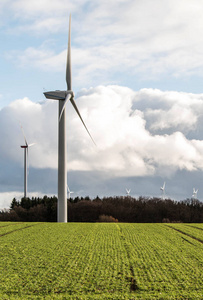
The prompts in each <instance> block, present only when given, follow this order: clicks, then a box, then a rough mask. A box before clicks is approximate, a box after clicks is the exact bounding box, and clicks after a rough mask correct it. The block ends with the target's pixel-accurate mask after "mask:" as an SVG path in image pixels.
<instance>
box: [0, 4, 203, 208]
mask: <svg viewBox="0 0 203 300" xmlns="http://www.w3.org/2000/svg"><path fill="white" fill-rule="evenodd" d="M202 11H203V2H202V1H199V0H193V1H191V0H179V1H175V0H170V1H168V0H154V1H150V0H118V1H114V0H108V1H106V0H103V1H97V0H94V1H93V0H39V1H38V0H37V1H36V0H29V1H26V0H1V2H0V66H1V68H0V140H1V146H0V209H2V208H9V206H10V203H11V201H12V199H13V198H14V197H16V198H17V199H20V198H21V197H23V190H24V187H23V184H24V183H23V176H24V175H23V163H24V161H23V159H24V153H23V149H21V147H20V146H21V145H23V144H24V137H23V134H22V131H21V128H20V124H21V125H22V127H23V130H24V133H25V136H26V139H27V141H28V143H35V145H33V146H32V147H30V148H29V176H28V196H30V197H34V196H43V195H57V161H58V153H57V149H58V145H57V143H58V140H57V136H58V103H57V101H55V100H47V99H46V98H45V97H44V95H43V93H44V92H46V91H50V90H65V89H66V81H65V72H66V70H65V69H66V56H67V42H68V24H69V15H70V14H71V17H72V28H71V42H72V52H71V55H72V86H73V91H74V93H75V101H76V104H77V106H78V109H79V111H80V113H81V115H82V118H83V120H84V122H85V124H86V126H87V127H88V130H89V131H90V133H91V135H92V136H93V139H94V141H95V143H96V146H95V145H94V144H93V143H92V141H91V139H90V138H89V136H88V134H87V132H86V131H85V129H84V127H83V125H82V123H81V121H80V119H79V118H78V116H77V114H76V112H75V111H74V109H73V107H72V105H71V103H68V104H67V109H66V114H67V169H68V175H67V177H68V185H69V187H70V190H71V191H74V194H72V196H73V197H77V196H79V197H81V196H83V197H85V196H90V197H92V198H93V197H96V196H97V195H98V196H100V197H104V196H124V195H125V194H126V188H127V189H131V193H130V194H131V196H134V197H139V196H146V197H161V190H160V187H161V186H163V183H164V182H166V189H165V194H166V197H169V198H171V199H174V200H184V199H187V198H191V197H192V193H193V188H195V189H198V194H197V198H198V199H199V200H200V201H202V199H203V189H202V187H201V186H202V181H203V141H202V139H203V85H202V82H203V55H202V53H203V18H202Z"/></svg>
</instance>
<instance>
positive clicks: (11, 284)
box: [0, 223, 203, 299]
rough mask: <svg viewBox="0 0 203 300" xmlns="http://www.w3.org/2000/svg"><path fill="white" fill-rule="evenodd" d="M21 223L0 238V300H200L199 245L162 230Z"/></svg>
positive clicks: (202, 258)
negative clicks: (21, 224) (71, 299)
mask: <svg viewBox="0 0 203 300" xmlns="http://www.w3.org/2000/svg"><path fill="white" fill-rule="evenodd" d="M0 225H1V224H0ZM28 225H34V226H32V227H29V228H28V227H27V228H23V230H17V231H13V232H12V233H10V234H7V235H4V236H1V240H0V241H1V243H0V253H1V254H0V255H1V257H0V259H1V264H0V275H1V283H0V296H1V298H2V299H7V298H9V299H12V297H14V298H15V299H17V295H18V297H19V299H26V297H30V299H34V297H37V298H38V299H40V298H39V297H42V298H43V297H50V299H54V298H60V297H63V296H64V297H66V299H69V297H70V298H71V297H72V296H74V297H75V296H77V297H78V298H77V299H90V298H91V297H94V298H97V297H98V299H99V298H100V299H101V298H103V299H111V297H112V299H143V298H144V299H159V297H160V299H163V298H161V297H163V295H165V296H164V299H181V298H180V297H181V296H182V295H184V298H183V299H187V297H191V295H193V296H194V297H195V298H194V299H201V298H200V297H201V295H202V281H203V275H202V267H203V245H202V243H200V242H198V241H197V240H195V239H193V238H191V237H189V236H185V234H182V233H181V232H179V231H177V230H174V229H173V228H171V227H169V226H168V225H164V224H120V223H109V224H107V223H106V224H105V223H94V224H90V223H83V224H82V223H68V224H59V223H41V224H40V223H38V224H36V223H35V224H33V223H27V226H28ZM16 226H17V227H16V228H18V229H20V227H18V226H20V224H16ZM1 228H2V227H1ZM1 228H0V229H1ZM5 270H6V272H5ZM167 295H170V297H172V298H167V297H169V296H167ZM177 295H178V296H177ZM6 297H7V298H6ZM86 297H88V298H86ZM153 297H154V298H153ZM175 297H179V298H175ZM61 299H62V298H61ZM74 299H75V298H74ZM188 299H192V298H188Z"/></svg>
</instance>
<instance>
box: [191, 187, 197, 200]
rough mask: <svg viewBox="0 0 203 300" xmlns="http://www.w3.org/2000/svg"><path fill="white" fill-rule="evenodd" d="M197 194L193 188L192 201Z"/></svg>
mask: <svg viewBox="0 0 203 300" xmlns="http://www.w3.org/2000/svg"><path fill="white" fill-rule="evenodd" d="M197 192H198V189H197V190H196V189H195V188H193V194H192V198H193V199H196V198H197Z"/></svg>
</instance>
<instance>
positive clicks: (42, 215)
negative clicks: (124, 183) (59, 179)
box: [0, 196, 203, 223]
mask: <svg viewBox="0 0 203 300" xmlns="http://www.w3.org/2000/svg"><path fill="white" fill-rule="evenodd" d="M67 201H68V221H69V222H124V223H162V222H166V223H170V222H171V223H174V222H181V223H202V222H203V202H201V201H199V200H197V199H186V200H182V201H174V200H171V199H165V200H162V199H160V198H147V197H139V198H138V199H136V198H133V197H129V196H126V197H121V196H120V197H119V196H115V197H104V198H102V199H101V198H99V197H98V196H97V197H96V198H94V199H90V198H89V197H88V196H87V197H85V198H83V197H80V198H79V197H76V198H70V199H69V200H67ZM0 221H18V222H19V221H22V222H56V221H57V197H55V196H54V197H47V196H44V197H43V198H37V197H33V198H31V199H30V198H22V199H21V200H19V201H18V200H16V199H15V198H14V199H13V200H12V202H11V205H10V209H9V210H1V211H0Z"/></svg>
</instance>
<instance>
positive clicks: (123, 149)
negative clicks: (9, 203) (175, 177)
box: [0, 86, 203, 176]
mask: <svg viewBox="0 0 203 300" xmlns="http://www.w3.org/2000/svg"><path fill="white" fill-rule="evenodd" d="M154 93H155V94H156V100H155V98H154V94H153V90H145V98H147V95H148V99H146V100H147V101H148V103H150V102H151V103H152V102H153V101H154V102H155V101H156V102H157V103H161V102H163V103H165V105H166V107H167V109H166V108H165V111H164V113H165V117H166V118H168V117H169V119H168V121H166V124H164V126H165V127H167V126H170V128H171V130H172V133H171V134H164V133H163V134H160V133H159V134H156V135H154V134H153V132H151V131H150V130H151V129H150V128H153V127H154V128H155V127H159V128H160V127H161V126H162V129H163V122H165V120H164V118H162V119H160V120H159V121H157V119H155V120H154V122H152V123H151V126H150V128H149V129H147V126H146V125H147V119H145V112H144V111H143V110H142V109H141V108H139V109H134V108H133V107H136V106H139V104H140V103H141V102H142V99H143V91H139V92H134V91H132V90H130V89H129V88H125V87H119V86H106V87H104V86H99V87H96V88H91V89H83V90H81V91H80V93H79V94H78V97H77V98H76V103H77V105H78V108H79V110H80V112H81V115H82V117H83V119H84V121H85V123H86V125H87V127H88V129H89V131H90V133H91V135H92V136H93V138H94V140H95V141H96V144H97V147H95V146H94V144H93V143H92V141H91V139H90V138H89V137H88V135H87V132H86V130H85V128H84V127H83V125H82V123H81V122H80V120H79V118H78V116H77V114H76V113H75V111H74V109H73V108H72V106H71V104H70V103H68V104H67V120H68V122H67V134H68V137H67V143H68V169H69V170H80V171H104V172H110V173H111V174H114V176H145V175H152V174H156V173H164V174H167V173H168V174H169V173H171V172H175V171H176V170H179V169H180V170H182V169H186V170H189V171H192V170H197V169H199V168H200V169H202V168H203V164H202V161H203V150H202V149H203V142H202V141H198V140H195V139H193V140H189V139H187V138H186V136H184V134H183V133H181V132H179V131H177V127H182V128H187V130H188V129H189V127H190V126H193V125H194V124H195V122H197V117H198V113H197V111H196V110H195V109H194V107H193V105H192V103H193V101H194V102H195V103H198V105H199V107H200V108H201V109H202V107H203V100H202V95H196V99H195V95H188V94H185V96H187V97H185V101H186V102H187V101H188V102H189V103H190V104H191V105H188V103H186V107H187V109H186V112H185V111H184V109H183V114H182V110H181V107H178V109H176V108H177V107H176V105H180V104H181V103H184V101H183V97H184V95H181V97H180V98H179V99H180V101H178V100H177V104H174V101H172V100H171V95H170V92H167V95H168V97H167V96H166V94H165V93H166V92H161V91H157V90H155V91H154ZM176 98H177V99H178V97H176ZM152 99H154V100H153V101H152ZM57 106H58V104H57V103H56V102H55V101H46V102H44V103H41V104H39V103H33V102H31V101H30V100H29V99H27V98H25V99H21V100H16V101H14V102H13V103H11V104H10V105H9V106H8V107H6V108H4V109H2V110H1V111H0V115H1V118H0V120H1V122H0V123H1V126H0V128H1V129H0V138H1V140H2V141H4V143H2V147H1V150H0V151H1V157H4V158H7V159H8V160H10V161H12V160H13V161H15V162H18V163H19V164H21V165H22V164H23V161H22V149H20V147H19V146H20V145H21V144H22V143H23V136H22V134H21V132H20V127H19V125H18V120H20V121H21V123H22V125H23V127H24V131H25V134H26V138H27V140H28V143H32V142H36V143H37V144H36V145H35V146H33V147H32V149H30V152H29V153H30V154H29V155H30V166H33V167H35V168H57V111H58V108H57ZM159 113H161V112H157V110H155V113H154V114H153V109H152V108H151V110H150V112H149V111H148V115H147V117H149V116H150V117H151V116H153V117H154V116H156V117H159ZM162 113H163V112H162ZM172 115H173V117H172ZM170 117H171V118H170ZM187 119H188V122H189V125H190V126H188V124H187V123H186V120H187ZM191 120H192V121H191ZM165 127H164V128H165Z"/></svg>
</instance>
